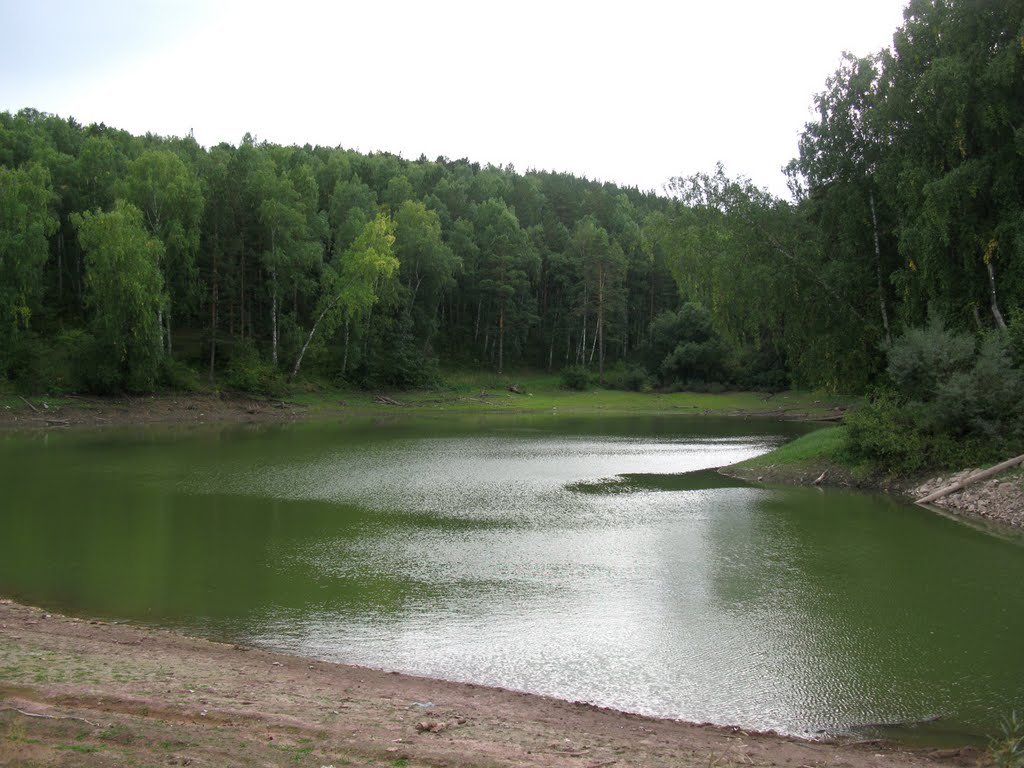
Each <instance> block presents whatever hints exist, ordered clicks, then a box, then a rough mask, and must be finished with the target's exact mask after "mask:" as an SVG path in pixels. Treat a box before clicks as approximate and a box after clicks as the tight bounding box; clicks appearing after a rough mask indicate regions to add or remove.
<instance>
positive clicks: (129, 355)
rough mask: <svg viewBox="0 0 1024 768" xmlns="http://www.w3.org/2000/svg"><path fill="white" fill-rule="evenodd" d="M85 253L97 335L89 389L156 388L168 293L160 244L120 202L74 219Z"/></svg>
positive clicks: (132, 210)
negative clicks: (162, 317) (160, 324)
mask: <svg viewBox="0 0 1024 768" xmlns="http://www.w3.org/2000/svg"><path fill="white" fill-rule="evenodd" d="M72 222H73V223H74V225H75V228H76V229H77V230H78V238H79V241H80V242H81V245H82V248H83V250H84V251H85V252H86V263H85V266H86V279H85V288H86V306H87V307H88V309H89V311H90V320H89V328H90V330H91V332H92V335H93V345H92V346H93V350H92V353H91V355H90V357H91V358H92V361H91V362H92V365H93V367H92V369H91V370H90V372H89V376H88V382H87V383H88V385H89V387H90V388H91V389H92V390H94V391H97V392H118V391H122V390H127V391H131V392H140V391H146V390H149V389H151V388H152V386H153V384H154V383H155V381H156V377H157V373H158V371H159V366H160V362H161V358H162V353H161V349H160V329H159V327H158V325H157V313H158V311H159V310H160V308H161V305H162V302H163V299H164V293H163V279H162V277H161V275H160V270H159V267H158V264H159V262H160V258H161V256H162V254H163V246H162V245H161V244H160V242H159V241H158V240H156V239H154V238H152V237H150V236H149V235H148V234H147V233H146V230H145V228H144V227H143V224H142V213H141V212H140V211H139V209H138V208H135V207H134V206H133V205H130V204H128V203H125V202H123V201H120V200H119V201H118V202H117V204H116V205H115V207H114V210H113V211H111V212H109V213H103V212H102V211H93V212H86V213H83V214H75V215H74V216H73V217H72Z"/></svg>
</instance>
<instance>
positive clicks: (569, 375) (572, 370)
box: [561, 365, 590, 392]
mask: <svg viewBox="0 0 1024 768" xmlns="http://www.w3.org/2000/svg"><path fill="white" fill-rule="evenodd" d="M561 377H562V389H572V390H575V391H577V392H582V391H583V390H585V389H586V388H587V387H589V386H590V371H588V370H587V369H586V368H585V367H584V366H582V365H569V366H566V367H565V368H563V369H562V374H561Z"/></svg>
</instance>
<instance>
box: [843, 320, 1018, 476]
mask: <svg viewBox="0 0 1024 768" xmlns="http://www.w3.org/2000/svg"><path fill="white" fill-rule="evenodd" d="M1010 347H1011V339H1010V337H1009V336H1008V334H1006V333H991V334H989V335H986V336H985V337H984V338H983V339H982V341H981V344H980V347H979V348H978V349H977V351H976V350H975V341H974V339H973V338H971V337H970V336H967V335H965V334H961V333H957V332H953V331H949V330H946V329H944V328H943V327H942V325H941V324H940V323H934V322H933V323H932V324H931V325H929V326H928V327H927V328H920V329H911V330H908V331H907V332H906V333H905V334H903V335H902V336H901V337H899V338H898V339H896V341H895V342H894V343H893V344H892V346H891V348H890V350H889V360H890V366H889V376H890V380H891V381H892V388H891V389H886V390H882V391H881V392H880V393H879V394H878V395H877V396H875V397H873V398H871V399H870V400H869V401H868V402H867V403H866V404H865V405H864V407H862V408H861V409H860V410H858V411H857V412H855V413H853V414H851V415H850V416H848V418H847V422H848V424H849V444H850V451H851V454H852V455H853V456H854V457H855V458H857V459H861V460H865V461H868V462H870V463H872V464H874V465H875V466H876V467H878V468H880V469H883V470H885V471H887V472H894V473H907V472H915V471H918V470H921V469H924V468H945V467H962V466H967V465H971V464H977V463H981V462H985V461H994V460H998V459H999V458H1005V455H1003V454H1005V453H1010V452H1014V451H1016V450H1017V449H1018V448H1019V446H1020V442H1021V440H1022V439H1024V370H1022V369H1021V368H1019V367H1016V366H1015V365H1014V364H1013V357H1012V353H1011V348H1010Z"/></svg>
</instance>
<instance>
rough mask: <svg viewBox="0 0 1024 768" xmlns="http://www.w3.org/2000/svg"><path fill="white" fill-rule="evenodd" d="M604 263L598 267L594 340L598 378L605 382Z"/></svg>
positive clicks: (602, 382)
mask: <svg viewBox="0 0 1024 768" xmlns="http://www.w3.org/2000/svg"><path fill="white" fill-rule="evenodd" d="M604 277H605V275H604V264H599V265H598V268H597V328H595V329H594V341H595V342H597V377H598V378H597V380H598V381H599V382H600V383H601V384H602V385H603V384H604Z"/></svg>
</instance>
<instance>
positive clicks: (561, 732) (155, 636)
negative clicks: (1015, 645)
mask: <svg viewBox="0 0 1024 768" xmlns="http://www.w3.org/2000/svg"><path fill="white" fill-rule="evenodd" d="M978 758H979V754H978V753H977V752H976V751H971V750H966V751H958V752H950V751H944V752H931V753H910V752H900V751H896V750H894V749H891V748H885V747H882V746H880V745H878V744H876V743H866V744H850V745H846V746H840V745H829V744H817V743H809V742H802V741H797V740H794V739H787V738H782V737H779V736H774V735H771V734H757V733H746V732H743V731H741V730H738V729H730V728H719V727H713V726H701V725H690V724H686V723H679V722H674V721H665V720H655V719H650V718H645V717H640V716H637V715H629V714H624V713H621V712H614V711H610V710H603V709H599V708H596V707H593V706H589V705H585V704H574V703H569V702H564V701H559V700H556V699H550V698H545V697H540V696H531V695H527V694H521V693H514V692H510V691H506V690H501V689H495V688H485V687H481V686H474V685H464V684H457V683H446V682H443V681H438V680H430V679H426V678H417V677H409V676H406V675H398V674H389V673H384V672H378V671H373V670H368V669H362V668H359V667H350V666H344V665H338V664H328V663H323V662H318V661H310V660H308V659H301V658H296V657H290V656H283V655H275V654H271V653H267V652H264V651H259V650H247V649H244V648H240V647H238V646H232V645H224V644H219V643H213V642H209V641H205V640H198V639H194V638H188V637H183V636H180V635H177V634H174V633H171V632H168V631H163V630H155V629H147V628H139V627H132V626H126V625H117V624H109V623H103V622H96V621H87V620H81V619H75V618H66V617H62V616H58V615H50V614H47V613H44V612H43V611H42V610H40V609H36V608H29V607H25V606H22V605H18V604H16V603H12V602H11V601H9V600H3V601H0V766H129V765H138V766H142V765H152V766H157V765H161V766H164V765H189V766H314V768H316V767H320V766H335V767H336V768H340V766H350V765H359V766H362V765H380V766H392V767H393V768H401V767H403V766H405V767H407V768H416V767H419V766H453V767H454V766H476V767H477V768H483V767H484V766H550V767H552V768H553V767H555V766H559V767H561V766H565V767H567V768H568V767H571V768H599V767H600V768H603V767H604V766H609V767H610V766H616V768H619V767H622V766H701V767H702V768H708V767H709V766H710V767H717V766H730V765H737V766H739V765H745V766H768V765H777V766H790V767H791V768H810V767H813V768H817V766H825V765H831V766H849V767H850V768H866V767H868V766H872V767H874V766H908V767H909V766H927V765H936V764H946V765H952V764H957V765H974V764H976V763H977V760H978Z"/></svg>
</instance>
